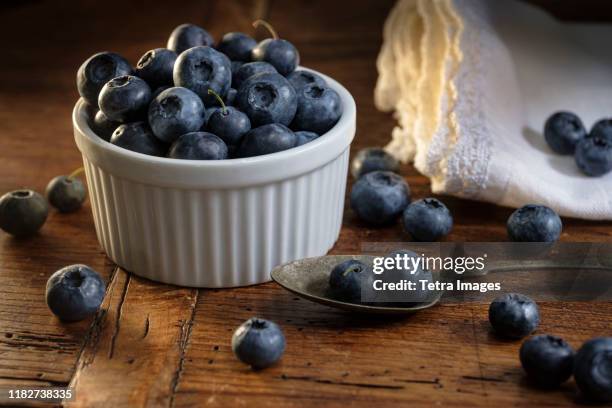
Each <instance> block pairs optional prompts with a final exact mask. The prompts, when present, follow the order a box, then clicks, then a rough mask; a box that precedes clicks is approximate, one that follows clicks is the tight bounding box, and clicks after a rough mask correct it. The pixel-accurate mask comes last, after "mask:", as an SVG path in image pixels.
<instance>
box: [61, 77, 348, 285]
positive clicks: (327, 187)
mask: <svg viewBox="0 0 612 408" xmlns="http://www.w3.org/2000/svg"><path fill="white" fill-rule="evenodd" d="M324 77H325V76H324ZM325 79H326V80H327V82H328V84H329V86H330V87H332V88H333V89H335V90H336V91H337V92H338V93H339V94H340V97H341V98H342V104H343V114H342V118H341V119H340V121H339V122H338V124H336V126H334V128H333V129H331V130H330V131H329V132H328V133H326V134H324V135H322V136H321V137H319V138H318V139H316V140H314V141H313V142H310V143H307V144H305V145H303V146H300V147H297V148H294V149H290V150H286V151H283V152H278V153H274V154H269V155H265V156H259V157H251V158H245V159H232V160H222V161H198V160H177V159H168V158H161V157H153V156H147V155H143V154H140V153H135V152H132V151H129V150H125V149H122V148H119V147H117V146H114V145H112V144H110V143H107V142H105V141H103V140H102V139H100V138H99V137H98V136H96V135H95V134H94V133H93V131H92V130H91V129H90V127H89V125H88V114H87V109H86V106H85V104H84V102H83V101H82V100H81V101H79V102H77V104H76V106H75V108H74V112H73V118H72V119H73V124H74V136H75V140H76V144H77V146H78V148H79V150H80V151H81V153H82V155H83V163H84V167H85V172H86V175H87V185H88V188H89V196H90V200H91V207H92V210H93V217H94V221H95V226H96V233H97V236H98V240H99V241H100V244H101V245H102V248H103V249H104V250H105V251H106V253H107V254H108V256H109V257H110V258H111V259H112V260H113V261H114V262H115V263H116V264H118V265H120V266H121V267H123V268H125V269H126V270H128V271H131V272H133V273H135V274H137V275H140V276H143V277H145V278H149V279H152V280H156V281H160V282H165V283H171V284H176V285H181V286H194V287H209V288H213V287H215V288H219V287H231V286H244V285H252V284H256V283H261V282H265V281H268V280H270V271H271V270H272V268H273V267H275V266H276V265H279V264H281V263H285V262H289V261H292V260H296V259H301V258H306V257H312V256H319V255H324V254H325V253H326V252H327V251H328V250H329V249H330V248H331V247H332V246H333V244H334V243H335V241H336V240H337V239H338V235H339V232H340V226H341V224H342V213H343V208H344V193H345V187H346V178H347V170H348V156H349V145H350V143H351V141H352V139H353V137H354V135H355V122H356V109H355V101H354V100H353V98H352V96H351V95H350V93H349V92H348V91H347V90H346V89H345V88H344V87H343V86H342V85H340V84H339V83H338V82H336V81H334V80H332V79H331V78H329V77H325Z"/></svg>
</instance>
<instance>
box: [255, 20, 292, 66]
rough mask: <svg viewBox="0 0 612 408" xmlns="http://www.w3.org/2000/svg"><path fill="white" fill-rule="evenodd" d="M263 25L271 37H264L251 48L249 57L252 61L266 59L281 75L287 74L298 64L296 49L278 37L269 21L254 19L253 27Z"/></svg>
mask: <svg viewBox="0 0 612 408" xmlns="http://www.w3.org/2000/svg"><path fill="white" fill-rule="evenodd" d="M259 26H263V27H265V28H266V29H267V30H268V31H269V32H270V34H271V35H272V38H268V39H265V40H263V41H261V42H260V43H259V44H257V45H256V46H255V48H253V50H252V51H251V59H252V60H253V61H266V62H269V63H270V64H272V66H274V68H276V70H277V71H278V72H279V73H280V74H282V75H289V74H290V73H292V72H293V71H295V68H297V66H298V65H299V64H300V54H299V52H298V50H297V49H296V48H295V47H294V46H293V44H291V43H290V42H289V41H287V40H283V39H280V38H279V37H278V34H277V33H276V30H274V27H272V25H271V24H270V23H268V22H267V21H264V20H256V21H254V22H253V27H255V28H258V27H259Z"/></svg>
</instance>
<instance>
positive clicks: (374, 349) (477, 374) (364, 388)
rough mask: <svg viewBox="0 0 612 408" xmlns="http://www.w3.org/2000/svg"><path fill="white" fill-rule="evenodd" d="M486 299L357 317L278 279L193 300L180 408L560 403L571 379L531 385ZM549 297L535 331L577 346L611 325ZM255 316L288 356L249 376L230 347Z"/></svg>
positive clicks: (607, 307)
mask: <svg viewBox="0 0 612 408" xmlns="http://www.w3.org/2000/svg"><path fill="white" fill-rule="evenodd" d="M487 309H488V305H482V304H481V305H465V304H464V305H449V306H439V307H436V308H433V309H430V310H426V311H423V312H421V313H418V314H415V315H413V316H409V317H404V318H402V317H398V318H385V317H381V316H372V317H367V316H356V315H353V314H349V313H344V312H341V311H337V310H334V309H331V308H328V307H325V306H320V305H316V304H313V303H311V302H308V301H305V300H303V299H299V298H297V297H295V296H293V295H291V294H289V293H287V292H284V291H282V290H280V289H279V288H278V287H276V286H275V285H273V284H267V285H263V286H258V287H252V288H243V289H231V290H223V291H206V292H205V294H204V295H203V296H202V297H201V298H200V301H199V302H198V305H197V309H196V313H195V322H194V325H193V330H192V334H191V339H190V344H189V347H188V349H187V354H186V356H187V357H186V359H185V364H184V368H183V374H182V376H181V381H180V383H179V385H178V387H177V389H176V391H177V393H176V396H175V398H174V401H175V406H177V407H181V406H185V407H187V406H192V405H195V404H206V405H207V406H213V407H215V406H218V407H225V406H242V405H247V406H258V407H259V406H261V407H293V406H321V405H324V406H342V405H345V404H347V402H348V401H350V404H351V406H379V405H383V404H398V405H407V406H424V407H427V406H432V405H436V404H440V405H445V406H456V407H463V406H484V407H490V406H495V405H498V406H508V405H525V406H539V405H546V406H565V405H567V404H568V403H571V402H572V401H573V398H574V395H575V387H574V385H573V383H572V382H570V383H568V384H567V385H565V386H564V387H562V388H561V389H560V390H559V391H552V392H546V393H542V392H541V391H537V390H534V389H532V388H530V387H529V386H527V385H526V384H525V383H524V379H523V374H522V372H521V369H520V365H519V362H518V348H519V346H520V344H521V342H520V341H502V340H499V339H498V338H496V337H495V336H494V335H493V334H492V333H491V332H490V326H489V324H488V320H487ZM596 309H597V310H596V311H593V305H592V304H589V303H544V304H542V305H541V311H542V316H543V322H542V326H541V328H540V329H539V330H538V333H554V334H557V335H560V336H562V337H564V338H566V339H567V340H568V341H569V342H570V343H571V344H572V345H573V346H575V347H578V346H579V345H580V344H581V342H583V341H584V340H586V339H588V338H590V337H592V336H594V335H597V334H602V333H605V332H606V331H607V330H609V314H610V313H611V312H612V304H610V303H605V304H598V305H597V308H596ZM252 316H260V317H263V318H267V319H271V320H273V321H275V322H277V323H279V324H280V325H281V326H282V328H283V330H284V332H285V335H286V337H287V351H286V353H285V355H284V357H283V359H282V360H281V362H280V363H279V364H278V365H276V366H274V367H271V368H269V369H266V370H263V371H253V370H251V369H250V368H248V367H246V366H245V365H244V364H242V363H240V362H239V361H238V360H237V359H236V358H235V357H234V356H233V354H232V352H231V345H230V341H231V336H232V333H233V331H234V330H235V328H236V327H237V326H238V325H240V323H242V321H244V320H246V319H248V318H249V317H252Z"/></svg>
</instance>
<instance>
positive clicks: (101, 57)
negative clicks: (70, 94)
mask: <svg viewBox="0 0 612 408" xmlns="http://www.w3.org/2000/svg"><path fill="white" fill-rule="evenodd" d="M131 73H132V67H131V65H130V63H129V62H127V60H126V59H125V58H123V57H122V56H121V55H119V54H115V53H113V52H100V53H98V54H95V55H93V56H91V57H90V58H89V59H87V60H86V61H85V62H84V63H83V64H82V65H81V67H80V68H79V70H78V71H77V79H76V81H77V88H78V90H79V95H81V96H82V97H83V99H85V101H87V103H89V104H90V105H92V106H94V107H97V106H98V95H99V94H100V90H101V89H102V87H103V86H104V85H105V84H106V83H107V82H108V81H110V80H111V79H113V78H116V77H119V76H123V75H130V74H131Z"/></svg>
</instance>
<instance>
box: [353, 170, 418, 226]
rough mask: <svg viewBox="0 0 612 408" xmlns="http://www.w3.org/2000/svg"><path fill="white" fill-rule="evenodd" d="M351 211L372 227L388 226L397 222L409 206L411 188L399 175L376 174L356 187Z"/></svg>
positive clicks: (375, 172)
mask: <svg viewBox="0 0 612 408" xmlns="http://www.w3.org/2000/svg"><path fill="white" fill-rule="evenodd" d="M350 201H351V208H352V209H353V211H355V213H356V214H357V216H358V217H359V218H360V219H362V220H363V221H365V222H366V223H368V224H370V225H374V226H376V225H386V224H389V223H391V222H393V221H395V220H396V219H397V218H398V217H399V216H400V214H401V213H402V211H404V209H405V208H406V207H407V206H408V204H409V203H410V187H409V186H408V183H406V181H405V180H404V179H403V178H402V177H401V176H399V175H397V174H395V173H392V172H389V171H374V172H371V173H368V174H366V175H365V176H363V177H361V178H360V179H359V180H357V181H356V182H355V184H353V188H352V190H351V194H350Z"/></svg>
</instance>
